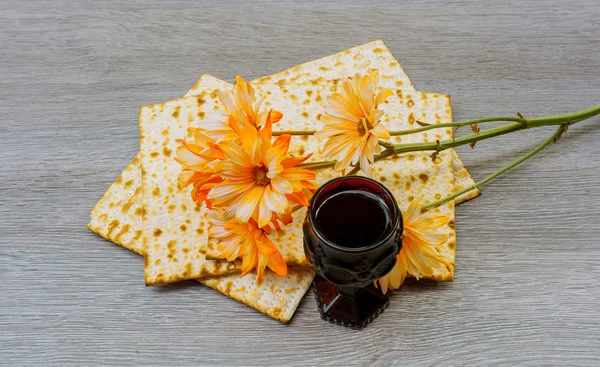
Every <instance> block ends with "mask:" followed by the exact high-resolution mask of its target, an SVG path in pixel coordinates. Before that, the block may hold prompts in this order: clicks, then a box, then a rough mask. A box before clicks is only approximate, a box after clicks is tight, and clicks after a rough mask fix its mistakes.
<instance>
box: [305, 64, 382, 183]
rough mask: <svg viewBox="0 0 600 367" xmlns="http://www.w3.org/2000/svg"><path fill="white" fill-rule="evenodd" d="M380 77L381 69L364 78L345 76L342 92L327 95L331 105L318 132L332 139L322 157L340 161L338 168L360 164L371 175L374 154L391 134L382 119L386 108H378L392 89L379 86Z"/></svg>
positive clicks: (320, 135) (337, 163) (328, 141)
mask: <svg viewBox="0 0 600 367" xmlns="http://www.w3.org/2000/svg"><path fill="white" fill-rule="evenodd" d="M377 80H378V76H377V71H374V72H372V73H370V74H368V75H365V76H362V77H361V76H360V75H359V74H356V75H355V76H354V77H353V78H352V79H344V81H343V82H342V91H341V93H334V94H332V95H330V96H329V97H327V102H328V104H329V105H328V106H327V107H326V108H325V114H324V115H323V117H322V121H323V123H324V124H325V126H324V127H323V129H321V130H319V131H318V132H317V133H316V134H315V135H316V136H319V137H324V138H328V140H327V142H326V143H325V146H324V147H323V152H322V156H323V157H325V158H329V159H333V160H335V161H337V162H336V164H335V167H334V169H335V170H339V171H342V170H345V169H346V168H347V167H348V166H349V165H351V164H352V165H356V164H358V163H359V164H360V168H361V169H362V171H363V172H364V173H365V174H367V175H369V176H370V175H371V163H373V155H374V154H377V153H379V152H381V147H380V146H379V139H380V138H389V137H390V134H389V132H388V131H387V129H386V128H385V126H383V124H381V123H380V122H379V119H380V118H381V115H383V111H381V110H378V109H377V107H378V106H379V103H381V102H383V101H384V100H385V99H386V98H388V97H389V96H391V95H392V91H391V90H390V89H387V88H377Z"/></svg>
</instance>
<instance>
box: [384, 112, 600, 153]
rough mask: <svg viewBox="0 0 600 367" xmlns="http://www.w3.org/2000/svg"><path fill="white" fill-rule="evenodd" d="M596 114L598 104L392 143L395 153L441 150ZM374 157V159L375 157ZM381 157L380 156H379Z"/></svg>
mask: <svg viewBox="0 0 600 367" xmlns="http://www.w3.org/2000/svg"><path fill="white" fill-rule="evenodd" d="M596 115H600V105H597V106H594V107H592V108H588V109H585V110H581V111H578V112H574V113H568V114H564V115H556V116H548V117H539V118H534V119H521V118H519V119H518V120H520V121H519V122H515V123H512V124H507V125H503V126H498V127H495V128H492V129H488V130H481V131H480V132H478V133H473V134H469V135H465V136H461V137H459V138H456V139H447V140H442V141H439V142H437V141H436V142H429V143H412V144H394V147H395V148H396V153H406V152H415V151H423V150H437V151H442V150H446V149H450V148H455V147H458V146H461V145H465V144H471V143H474V142H477V141H480V140H485V139H489V138H493V137H495V136H500V135H505V134H509V133H512V132H515V131H519V130H524V129H530V128H535V127H541V126H551V125H572V124H574V123H576V122H579V121H583V120H586V119H588V118H590V117H594V116H596ZM381 156H384V157H383V158H387V157H389V156H390V152H383V153H381V154H380V155H379V156H377V157H381ZM377 157H376V159H377ZM380 159H381V158H380Z"/></svg>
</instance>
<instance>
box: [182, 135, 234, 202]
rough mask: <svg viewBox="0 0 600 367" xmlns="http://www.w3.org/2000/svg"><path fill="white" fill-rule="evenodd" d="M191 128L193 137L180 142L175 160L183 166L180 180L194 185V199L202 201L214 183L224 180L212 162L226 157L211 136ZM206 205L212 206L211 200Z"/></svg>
mask: <svg viewBox="0 0 600 367" xmlns="http://www.w3.org/2000/svg"><path fill="white" fill-rule="evenodd" d="M190 130H191V131H192V134H193V137H192V139H191V140H190V141H189V142H188V141H185V140H182V141H181V142H180V145H179V146H178V147H177V150H176V151H175V153H176V155H175V160H176V161H177V162H178V163H179V164H181V165H182V166H183V170H182V171H181V173H180V174H179V181H180V182H181V183H182V184H183V186H184V187H187V186H189V185H193V186H194V189H193V190H192V192H191V195H192V200H194V201H195V202H202V201H205V200H206V196H207V194H208V191H209V190H210V188H211V187H212V185H214V184H218V183H221V182H223V178H221V177H220V176H218V175H216V174H215V172H214V170H213V169H212V168H211V167H210V163H211V162H213V161H214V160H216V159H225V156H224V155H223V153H222V152H221V151H220V150H219V149H218V147H217V146H216V145H215V144H214V141H213V140H212V139H211V138H209V137H208V136H206V135H204V134H203V133H202V132H201V131H199V130H198V129H190ZM206 205H207V206H208V207H209V208H210V206H211V203H210V201H207V202H206Z"/></svg>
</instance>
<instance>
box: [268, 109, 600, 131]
mask: <svg viewBox="0 0 600 367" xmlns="http://www.w3.org/2000/svg"><path fill="white" fill-rule="evenodd" d="M599 113H600V105H598V106H594V107H592V108H588V109H585V110H581V111H577V112H573V113H568V114H563V115H556V116H548V117H538V118H533V119H527V118H522V117H512V116H496V117H487V118H482V119H476V120H466V121H459V122H447V123H443V124H432V125H427V126H421V127H418V128H414V129H407V130H397V131H390V135H391V136H401V135H410V134H416V133H420V132H423V131H427V130H433V129H441V128H445V127H461V126H466V125H473V124H481V123H486V122H498V121H506V122H518V123H519V124H521V125H523V126H526V127H527V128H529V127H539V126H547V125H560V124H562V123H565V122H568V121H570V122H579V121H581V120H585V119H588V118H590V117H593V116H596V115H598V114H599ZM315 133H316V131H315V130H305V131H299V130H284V131H273V136H276V135H283V134H289V135H313V134H315Z"/></svg>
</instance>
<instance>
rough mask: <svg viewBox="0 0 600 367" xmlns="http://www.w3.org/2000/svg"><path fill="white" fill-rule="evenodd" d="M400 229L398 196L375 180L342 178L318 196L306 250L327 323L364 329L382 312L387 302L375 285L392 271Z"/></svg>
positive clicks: (306, 227)
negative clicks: (313, 271)
mask: <svg viewBox="0 0 600 367" xmlns="http://www.w3.org/2000/svg"><path fill="white" fill-rule="evenodd" d="M402 230H403V226H402V214H401V213H400V209H399V208H398V204H397V203H396V200H395V199H394V196H393V195H392V193H391V192H390V191H389V190H388V189H387V188H386V187H385V186H383V185H382V184H381V183H379V182H377V181H375V180H372V179H370V178H366V177H359V176H346V177H340V178H336V179H333V180H331V181H328V182H327V183H325V184H324V185H323V186H321V187H320V188H319V190H317V192H315V194H314V195H313V197H312V199H311V203H310V207H309V210H308V212H307V215H306V219H305V220H304V224H303V231H304V251H305V253H306V256H307V258H308V259H309V260H310V262H311V264H312V265H313V266H314V267H315V270H316V272H317V276H316V277H315V280H314V281H313V291H314V293H315V297H316V300H317V305H318V308H319V311H320V313H321V317H322V318H323V319H325V320H328V321H330V322H333V323H337V324H342V325H345V326H350V327H354V328H363V327H365V326H366V325H368V324H369V323H370V322H371V321H373V320H374V319H375V318H376V317H377V316H378V315H379V314H380V313H381V312H383V310H384V309H385V308H386V307H387V306H388V304H389V297H388V296H387V295H384V294H382V293H381V291H380V290H379V289H377V288H375V287H374V285H373V281H375V280H376V279H379V278H381V277H382V276H384V275H386V274H387V273H388V272H390V271H391V270H392V268H393V267H394V264H395V263H396V255H397V254H398V252H399V251H400V248H401V246H402V243H401V242H402V240H401V234H402Z"/></svg>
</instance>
